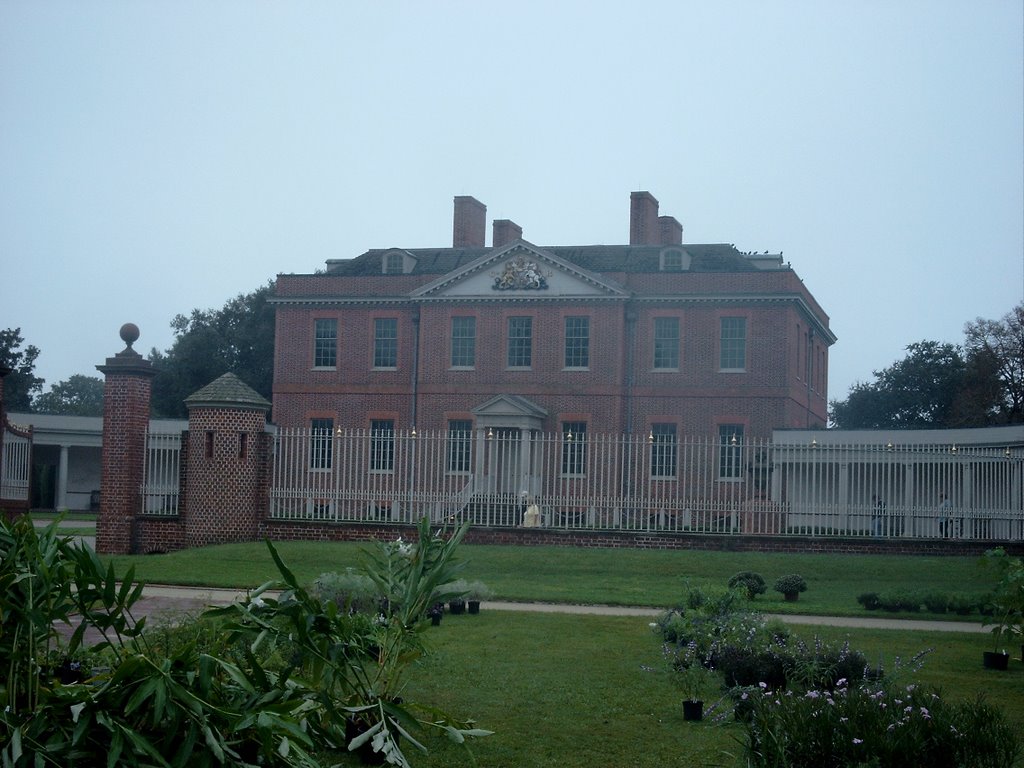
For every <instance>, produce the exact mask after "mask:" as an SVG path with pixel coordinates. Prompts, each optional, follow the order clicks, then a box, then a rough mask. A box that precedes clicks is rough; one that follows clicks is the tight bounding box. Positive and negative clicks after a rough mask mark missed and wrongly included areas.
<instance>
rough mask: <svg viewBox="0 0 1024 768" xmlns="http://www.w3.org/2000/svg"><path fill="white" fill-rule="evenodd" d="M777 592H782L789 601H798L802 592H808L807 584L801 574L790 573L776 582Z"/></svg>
mask: <svg viewBox="0 0 1024 768" xmlns="http://www.w3.org/2000/svg"><path fill="white" fill-rule="evenodd" d="M775 591H776V592H781V593H782V594H783V595H785V597H786V599H787V600H790V601H792V600H796V599H797V597H799V596H800V593H801V592H806V591H807V582H806V581H804V577H803V576H801V575H800V574H799V573H790V574H788V575H786V576H780V577H779V578H778V579H776V580H775Z"/></svg>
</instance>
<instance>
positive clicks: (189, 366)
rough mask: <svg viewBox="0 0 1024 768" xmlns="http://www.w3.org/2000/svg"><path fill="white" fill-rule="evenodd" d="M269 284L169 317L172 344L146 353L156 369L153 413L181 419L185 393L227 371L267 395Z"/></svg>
mask: <svg viewBox="0 0 1024 768" xmlns="http://www.w3.org/2000/svg"><path fill="white" fill-rule="evenodd" d="M272 291H273V284H272V283H269V282H268V283H267V284H266V285H264V286H263V287H261V288H258V289H256V290H255V291H253V292H252V293H247V294H239V295H238V296H236V297H235V298H233V299H231V300H230V301H228V302H227V303H226V304H225V305H224V306H223V307H222V308H221V309H211V310H205V311H203V310H198V309H194V310H192V314H191V315H189V316H187V317H186V316H185V315H177V316H176V317H175V318H174V320H172V321H171V328H172V329H173V330H174V336H175V339H174V343H173V344H172V345H171V348H170V349H169V350H166V351H165V352H159V351H157V350H156V349H153V350H152V351H151V352H150V353H149V356H148V359H149V360H150V362H152V363H153V364H154V366H155V367H156V369H157V375H156V377H155V378H154V379H153V396H152V407H153V411H154V413H156V414H158V415H160V416H164V417H168V418H185V417H186V416H187V415H188V412H187V409H186V408H185V403H184V401H185V398H186V397H188V396H189V395H191V394H192V393H193V392H195V391H196V390H198V389H200V388H202V387H205V386H206V385H207V384H209V383H210V382H211V381H213V380H214V379H216V378H217V377H219V376H221V375H223V374H225V373H234V374H235V375H236V376H238V378H240V379H241V380H242V381H244V382H245V383H246V384H248V385H249V386H250V387H252V388H253V389H254V390H256V391H257V392H259V393H260V394H261V395H263V397H265V398H267V399H268V400H269V399H270V397H271V388H272V385H273V368H274V307H273V305H272V304H270V303H269V302H268V299H269V298H270V296H271V293H272Z"/></svg>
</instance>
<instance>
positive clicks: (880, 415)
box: [830, 303, 1024, 429]
mask: <svg viewBox="0 0 1024 768" xmlns="http://www.w3.org/2000/svg"><path fill="white" fill-rule="evenodd" d="M906 351H907V355H906V357H904V358H903V359H902V360H898V361H896V362H895V363H893V364H892V365H891V366H889V367H888V368H885V369H883V370H881V371H875V372H874V376H875V381H874V382H871V383H864V382H858V383H857V384H855V385H854V386H853V387H851V388H850V392H849V394H848V396H847V398H846V399H845V400H833V401H832V402H831V403H830V419H831V421H832V423H833V424H834V425H835V426H837V427H839V428H841V429H884V428H893V427H895V428H907V429H910V428H933V427H978V426H987V425H998V424H1019V423H1022V422H1024V303H1021V304H1019V305H1017V306H1016V307H1014V308H1013V310H1011V311H1010V312H1009V313H1007V314H1006V315H1004V316H1003V317H1002V318H1001V319H999V320H985V319H982V318H978V319H977V320H975V321H973V322H970V323H967V324H966V325H965V326H964V344H963V347H962V348H961V347H960V346H957V345H954V344H948V343H939V342H936V341H919V342H916V343H914V344H910V345H909V346H907V348H906Z"/></svg>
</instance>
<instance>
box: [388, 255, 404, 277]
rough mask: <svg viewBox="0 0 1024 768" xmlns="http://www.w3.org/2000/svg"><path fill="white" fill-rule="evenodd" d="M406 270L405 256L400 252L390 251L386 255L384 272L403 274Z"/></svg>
mask: <svg viewBox="0 0 1024 768" xmlns="http://www.w3.org/2000/svg"><path fill="white" fill-rule="evenodd" d="M404 272H405V258H404V257H403V256H402V254H400V253H389V254H386V255H385V256H384V274H385V275H401V274H403V273H404Z"/></svg>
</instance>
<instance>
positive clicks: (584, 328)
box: [565, 317, 590, 368]
mask: <svg viewBox="0 0 1024 768" xmlns="http://www.w3.org/2000/svg"><path fill="white" fill-rule="evenodd" d="M589 366H590V318H589V317H567V318H565V367H566V368H588V367H589Z"/></svg>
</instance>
